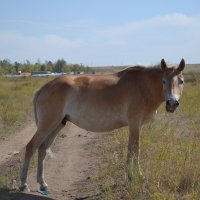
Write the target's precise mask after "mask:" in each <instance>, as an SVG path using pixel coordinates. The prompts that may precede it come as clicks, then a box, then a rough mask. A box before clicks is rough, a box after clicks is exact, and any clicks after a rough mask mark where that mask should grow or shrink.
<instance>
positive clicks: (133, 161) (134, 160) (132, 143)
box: [127, 121, 142, 180]
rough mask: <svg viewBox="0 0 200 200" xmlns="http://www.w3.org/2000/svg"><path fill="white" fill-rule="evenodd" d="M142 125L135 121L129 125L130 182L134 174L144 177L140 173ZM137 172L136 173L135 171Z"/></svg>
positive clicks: (128, 162) (128, 165) (128, 166)
mask: <svg viewBox="0 0 200 200" xmlns="http://www.w3.org/2000/svg"><path fill="white" fill-rule="evenodd" d="M140 129H141V126H140V123H139V121H134V123H130V124H129V141H128V154H127V170H128V171H127V173H128V178H129V180H130V179H132V177H133V174H135V173H136V174H138V173H139V175H142V173H141V171H140V164H139V156H140V144H139V139H140ZM133 170H134V171H133ZM135 170H136V171H135Z"/></svg>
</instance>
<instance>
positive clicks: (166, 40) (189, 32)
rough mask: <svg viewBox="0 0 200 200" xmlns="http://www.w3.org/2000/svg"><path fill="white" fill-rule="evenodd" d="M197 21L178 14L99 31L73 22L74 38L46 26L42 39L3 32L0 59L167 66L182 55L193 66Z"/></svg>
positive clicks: (199, 26) (199, 31)
mask: <svg viewBox="0 0 200 200" xmlns="http://www.w3.org/2000/svg"><path fill="white" fill-rule="evenodd" d="M199 21H200V16H187V15H184V14H180V13H172V14H168V15H163V16H156V17H153V18H151V19H146V20H140V21H133V22H129V23H126V24H122V25H119V26H113V27H107V28H105V27H104V28H102V27H101V28H99V27H97V25H96V24H94V23H93V21H91V22H90V21H88V23H87V24H86V25H84V21H83V22H82V21H80V23H76V24H75V27H76V28H75V30H77V31H74V32H73V28H72V32H71V37H70V38H73V39H70V38H69V35H68V34H66V35H65V34H64V33H62V34H60V32H59V30H58V32H56V31H55V30H56V29H55V30H54V31H53V33H54V34H51V33H49V30H50V29H49V28H48V29H47V32H46V33H45V34H43V36H30V35H25V34H22V33H20V32H2V31H1V32H0V59H4V58H9V59H11V60H13V61H15V60H17V61H21V60H26V59H29V60H31V61H33V62H34V61H36V60H37V59H38V58H40V59H41V60H53V61H54V60H56V59H58V58H64V59H66V60H67V61H68V62H73V63H80V62H82V63H84V64H89V65H91V64H93V65H120V64H137V63H149V62H158V61H159V60H160V59H161V58H163V57H164V58H165V59H166V60H168V61H169V62H179V61H180V58H182V57H184V58H185V59H186V62H190V63H195V62H200V60H199V46H200V40H199V35H200V23H199ZM78 24H79V25H78ZM92 24H93V25H94V26H92ZM58 27H59V25H58ZM65 28H66V27H65ZM65 28H63V29H65ZM81 29H83V31H81ZM67 30H70V24H68V25H67ZM67 32H68V31H67ZM61 35H62V36H61Z"/></svg>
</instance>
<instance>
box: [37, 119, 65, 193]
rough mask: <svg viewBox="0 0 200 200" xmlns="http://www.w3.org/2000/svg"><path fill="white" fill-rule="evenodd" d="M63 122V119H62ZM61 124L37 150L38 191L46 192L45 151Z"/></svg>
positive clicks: (61, 125)
mask: <svg viewBox="0 0 200 200" xmlns="http://www.w3.org/2000/svg"><path fill="white" fill-rule="evenodd" d="M63 120H64V119H63ZM65 124H66V121H65V123H63V121H62V123H61V124H60V125H59V126H58V127H57V128H56V129H55V130H54V131H53V132H52V133H51V134H50V135H49V136H48V137H47V138H46V139H45V141H44V142H43V143H42V144H41V145H40V147H39V150H38V168H37V182H38V183H39V184H40V190H41V191H45V192H48V185H47V183H46V182H45V180H44V159H45V157H46V153H47V149H48V148H49V147H50V146H51V144H52V143H53V141H54V140H55V138H56V136H57V135H58V132H59V131H60V130H61V129H62V128H63V127H64V126H65Z"/></svg>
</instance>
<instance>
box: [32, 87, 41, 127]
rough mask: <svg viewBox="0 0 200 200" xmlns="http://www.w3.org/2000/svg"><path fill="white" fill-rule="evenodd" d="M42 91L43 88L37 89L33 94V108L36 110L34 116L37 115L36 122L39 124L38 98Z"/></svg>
mask: <svg viewBox="0 0 200 200" xmlns="http://www.w3.org/2000/svg"><path fill="white" fill-rule="evenodd" d="M40 93H41V89H39V90H37V91H36V92H35V94H34V96H33V110H34V116H35V123H36V125H38V116H37V106H36V104H37V99H38V97H39V95H40Z"/></svg>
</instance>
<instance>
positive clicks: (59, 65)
mask: <svg viewBox="0 0 200 200" xmlns="http://www.w3.org/2000/svg"><path fill="white" fill-rule="evenodd" d="M65 66H66V61H65V60H64V59H58V60H57V62H56V64H55V71H56V72H58V73H61V72H63V71H64V68H65Z"/></svg>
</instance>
